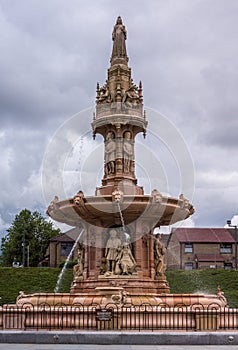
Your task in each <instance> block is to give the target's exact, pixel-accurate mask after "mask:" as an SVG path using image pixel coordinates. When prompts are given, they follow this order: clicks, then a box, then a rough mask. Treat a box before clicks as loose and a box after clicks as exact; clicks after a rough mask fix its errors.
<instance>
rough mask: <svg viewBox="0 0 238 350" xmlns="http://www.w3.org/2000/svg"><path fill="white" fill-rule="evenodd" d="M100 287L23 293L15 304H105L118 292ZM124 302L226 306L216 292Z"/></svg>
mask: <svg viewBox="0 0 238 350" xmlns="http://www.w3.org/2000/svg"><path fill="white" fill-rule="evenodd" d="M104 292H105V293H103V291H102V290H101V289H100V290H99V291H97V290H95V293H92V294H90V295H88V294H84V293H75V294H72V293H34V294H28V295H26V294H23V295H19V296H18V297H17V300H16V305H17V306H25V307H27V306H29V304H31V305H34V306H42V307H43V306H44V307H45V306H49V307H50V306H59V307H62V306H75V307H77V305H83V306H90V305H91V306H94V307H95V304H98V305H106V304H107V303H111V302H112V295H113V294H115V295H117V294H118V290H113V291H111V290H110V293H108V292H107V291H104ZM125 303H126V304H132V305H134V306H136V305H138V306H139V305H142V304H145V303H146V304H150V305H151V306H161V307H162V308H165V307H179V308H182V307H187V306H191V305H193V306H194V307H196V305H197V307H201V308H203V307H204V308H206V307H209V306H210V307H211V306H212V305H214V307H216V306H218V307H225V306H227V301H226V299H225V297H221V296H220V295H218V294H153V293H146V294H142V293H140V294H136V293H130V294H128V295H127V296H126V300H125Z"/></svg>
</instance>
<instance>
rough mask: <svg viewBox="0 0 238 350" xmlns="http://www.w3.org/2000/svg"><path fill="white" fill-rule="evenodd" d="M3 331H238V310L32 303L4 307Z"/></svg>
mask: <svg viewBox="0 0 238 350" xmlns="http://www.w3.org/2000/svg"><path fill="white" fill-rule="evenodd" d="M0 329H5V330H7V329H9V330H10V329H11V330H12V329H18V330H40V329H45V330H56V329H57V330H66V329H67V330H69V329H71V330H83V329H84V330H99V331H100V330H115V331H116V330H121V331H123V330H132V331H133V330H135V331H145V330H147V331H163V330H181V331H204V330H209V331H215V330H237V329H238V309H236V308H229V307H221V306H219V305H217V304H210V305H206V306H203V305H202V304H193V305H190V306H186V305H181V304H180V305H176V306H173V307H171V306H168V305H166V304H160V305H156V306H153V305H151V304H141V305H132V304H124V305H120V304H114V303H109V304H107V305H105V306H103V307H102V306H100V305H98V304H91V305H88V306H85V305H81V304H74V305H72V306H67V305H62V304H58V305H55V306H50V305H48V304H46V303H44V304H41V305H38V306H34V305H32V304H30V303H27V304H23V305H21V306H17V305H4V306H1V307H0Z"/></svg>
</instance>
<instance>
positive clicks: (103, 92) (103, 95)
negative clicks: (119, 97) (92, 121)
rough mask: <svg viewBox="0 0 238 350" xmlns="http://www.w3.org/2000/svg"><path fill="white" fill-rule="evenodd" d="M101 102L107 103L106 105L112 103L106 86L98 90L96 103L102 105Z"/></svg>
mask: <svg viewBox="0 0 238 350" xmlns="http://www.w3.org/2000/svg"><path fill="white" fill-rule="evenodd" d="M102 102H107V103H110V102H112V99H111V95H110V92H109V90H108V87H107V86H102V87H101V89H100V90H99V98H98V103H102Z"/></svg>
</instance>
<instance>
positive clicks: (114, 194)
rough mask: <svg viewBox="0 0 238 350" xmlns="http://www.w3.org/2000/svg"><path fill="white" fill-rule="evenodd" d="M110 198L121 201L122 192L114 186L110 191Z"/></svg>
mask: <svg viewBox="0 0 238 350" xmlns="http://www.w3.org/2000/svg"><path fill="white" fill-rule="evenodd" d="M112 200H113V201H115V202H121V201H122V200H123V192H122V191H120V190H119V189H118V188H116V189H115V191H113V192H112Z"/></svg>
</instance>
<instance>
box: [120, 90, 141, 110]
mask: <svg viewBox="0 0 238 350" xmlns="http://www.w3.org/2000/svg"><path fill="white" fill-rule="evenodd" d="M122 102H123V103H125V105H126V107H130V108H133V107H137V106H138V104H139V103H140V96H139V91H138V87H137V86H136V85H135V84H132V85H131V86H130V87H129V89H128V90H126V92H125V93H124V96H123V99H122Z"/></svg>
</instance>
